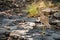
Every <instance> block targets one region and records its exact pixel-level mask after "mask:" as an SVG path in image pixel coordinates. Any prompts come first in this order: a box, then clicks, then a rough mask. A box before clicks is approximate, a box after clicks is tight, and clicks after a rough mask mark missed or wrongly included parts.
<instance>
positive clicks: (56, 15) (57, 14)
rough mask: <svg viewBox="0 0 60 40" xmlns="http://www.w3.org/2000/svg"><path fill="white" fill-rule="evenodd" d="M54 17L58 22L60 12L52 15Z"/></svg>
mask: <svg viewBox="0 0 60 40" xmlns="http://www.w3.org/2000/svg"><path fill="white" fill-rule="evenodd" d="M54 17H56V18H57V19H59V20H60V12H57V13H54Z"/></svg>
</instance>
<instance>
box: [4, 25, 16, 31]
mask: <svg viewBox="0 0 60 40" xmlns="http://www.w3.org/2000/svg"><path fill="white" fill-rule="evenodd" d="M4 28H5V29H8V30H16V29H17V26H4Z"/></svg>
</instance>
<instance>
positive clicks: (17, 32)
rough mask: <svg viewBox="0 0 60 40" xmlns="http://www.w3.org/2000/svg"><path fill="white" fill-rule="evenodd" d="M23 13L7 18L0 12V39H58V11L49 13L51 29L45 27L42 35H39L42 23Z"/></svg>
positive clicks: (59, 24)
mask: <svg viewBox="0 0 60 40" xmlns="http://www.w3.org/2000/svg"><path fill="white" fill-rule="evenodd" d="M24 15H25V14H24ZM24 15H23V16H10V17H8V18H7V16H4V15H2V14H0V40H60V30H59V29H60V19H59V18H60V13H58V14H57V13H55V14H53V15H51V17H50V24H51V25H52V29H46V30H45V35H44V36H43V35H41V33H42V26H44V25H42V24H41V23H40V22H37V21H36V18H28V17H26V16H24Z"/></svg>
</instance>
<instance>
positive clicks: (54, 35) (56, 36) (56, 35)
mask: <svg viewBox="0 0 60 40" xmlns="http://www.w3.org/2000/svg"><path fill="white" fill-rule="evenodd" d="M52 37H53V38H54V39H60V35H59V34H56V33H53V34H52Z"/></svg>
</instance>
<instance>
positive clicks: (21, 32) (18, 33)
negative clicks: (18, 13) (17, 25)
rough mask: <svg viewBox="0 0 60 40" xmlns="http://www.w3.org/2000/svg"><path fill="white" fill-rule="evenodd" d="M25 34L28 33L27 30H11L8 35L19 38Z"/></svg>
mask: <svg viewBox="0 0 60 40" xmlns="http://www.w3.org/2000/svg"><path fill="white" fill-rule="evenodd" d="M26 32H28V30H13V31H12V32H11V33H10V36H21V35H25V34H26Z"/></svg>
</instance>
